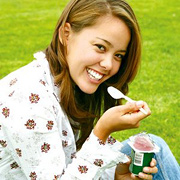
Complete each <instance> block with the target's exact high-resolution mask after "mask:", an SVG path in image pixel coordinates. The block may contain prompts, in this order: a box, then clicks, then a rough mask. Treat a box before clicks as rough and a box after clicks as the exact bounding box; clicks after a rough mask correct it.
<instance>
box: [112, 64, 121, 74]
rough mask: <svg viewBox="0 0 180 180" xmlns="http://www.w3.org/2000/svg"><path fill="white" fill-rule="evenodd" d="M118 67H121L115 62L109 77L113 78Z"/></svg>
mask: <svg viewBox="0 0 180 180" xmlns="http://www.w3.org/2000/svg"><path fill="white" fill-rule="evenodd" d="M120 66H121V63H120V62H115V63H114V64H113V69H112V71H111V76H114V75H115V74H116V73H117V72H118V71H119V68H120Z"/></svg>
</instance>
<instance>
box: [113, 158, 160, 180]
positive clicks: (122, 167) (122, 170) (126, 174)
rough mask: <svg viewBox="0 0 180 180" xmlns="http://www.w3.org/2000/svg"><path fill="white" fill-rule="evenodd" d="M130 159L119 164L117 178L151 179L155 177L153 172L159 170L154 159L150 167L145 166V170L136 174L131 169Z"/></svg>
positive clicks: (130, 179) (122, 179)
mask: <svg viewBox="0 0 180 180" xmlns="http://www.w3.org/2000/svg"><path fill="white" fill-rule="evenodd" d="M129 165H130V161H129V162H127V163H125V164H118V165H117V167H116V171H115V180H139V179H145V180H151V179H153V177H152V175H151V174H155V173H157V172H158V169H157V167H156V160H155V159H152V161H151V163H150V167H144V168H143V172H141V173H139V176H135V175H133V174H132V173H130V171H129Z"/></svg>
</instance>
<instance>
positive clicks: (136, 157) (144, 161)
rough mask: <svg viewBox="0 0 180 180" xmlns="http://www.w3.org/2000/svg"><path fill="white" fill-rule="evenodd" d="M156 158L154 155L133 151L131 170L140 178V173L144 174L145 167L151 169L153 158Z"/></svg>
mask: <svg viewBox="0 0 180 180" xmlns="http://www.w3.org/2000/svg"><path fill="white" fill-rule="evenodd" d="M153 157H154V153H153V152H151V153H147V152H136V151H135V150H133V149H131V158H132V162H131V164H130V166H129V170H130V172H131V173H133V174H134V175H136V176H138V174H139V173H140V172H143V168H144V167H149V166H150V162H151V160H152V158H153Z"/></svg>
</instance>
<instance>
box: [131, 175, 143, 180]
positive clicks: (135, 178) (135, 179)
mask: <svg viewBox="0 0 180 180" xmlns="http://www.w3.org/2000/svg"><path fill="white" fill-rule="evenodd" d="M131 179H133V180H140V179H141V178H139V177H138V176H135V175H134V174H131ZM141 180H142V179H141Z"/></svg>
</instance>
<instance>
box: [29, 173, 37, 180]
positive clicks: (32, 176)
mask: <svg viewBox="0 0 180 180" xmlns="http://www.w3.org/2000/svg"><path fill="white" fill-rule="evenodd" d="M29 177H30V178H31V180H36V178H37V175H36V173H35V172H31V173H30V175H29Z"/></svg>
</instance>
